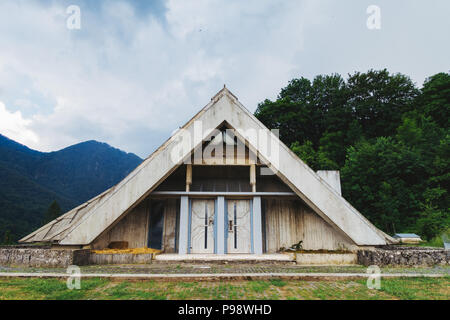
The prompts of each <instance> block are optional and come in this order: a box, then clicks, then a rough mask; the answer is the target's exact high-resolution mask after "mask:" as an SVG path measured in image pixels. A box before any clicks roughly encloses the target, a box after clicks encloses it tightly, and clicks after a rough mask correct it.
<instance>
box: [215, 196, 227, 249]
mask: <svg viewBox="0 0 450 320" xmlns="http://www.w3.org/2000/svg"><path fill="white" fill-rule="evenodd" d="M216 212H217V219H216V221H217V228H216V230H217V234H216V241H217V254H224V253H225V198H224V197H221V196H220V197H217V210H216Z"/></svg>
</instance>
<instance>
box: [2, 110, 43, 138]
mask: <svg viewBox="0 0 450 320" xmlns="http://www.w3.org/2000/svg"><path fill="white" fill-rule="evenodd" d="M30 124H31V120H30V119H24V118H23V117H22V114H21V112H20V111H16V112H9V111H8V110H7V109H6V106H5V104H4V103H3V102H1V101H0V133H1V134H3V135H5V136H7V137H8V138H10V139H13V140H15V141H17V142H20V143H22V144H25V145H30V144H31V145H34V144H37V143H38V141H39V138H38V136H37V135H36V133H34V132H33V131H32V130H31V129H30V128H29V126H30Z"/></svg>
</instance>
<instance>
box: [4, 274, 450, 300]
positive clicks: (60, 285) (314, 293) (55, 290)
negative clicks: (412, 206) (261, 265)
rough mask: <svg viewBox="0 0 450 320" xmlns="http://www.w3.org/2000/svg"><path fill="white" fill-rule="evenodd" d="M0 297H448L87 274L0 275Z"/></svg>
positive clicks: (343, 286) (385, 289) (424, 287)
mask: <svg viewBox="0 0 450 320" xmlns="http://www.w3.org/2000/svg"><path fill="white" fill-rule="evenodd" d="M0 299H1V300H5V299H12V300H17V299H19V300H24V299H25V300H28V299H50V300H60V299H63V300H66V299H71V300H72V299H100V300H104V299H218V300H229V299H270V300H278V299H286V300H303V299H307V300H309V299H339V300H342V299H344V300H359V299H389V300H392V299H394V300H397V299H407V300H411V299H440V300H449V299H450V277H444V278H395V279H392V278H390V279H381V288H380V290H375V289H368V288H367V286H366V280H342V281H285V280H267V281H220V282H219V281H217V282H212V281H211V282H209V281H204V282H162V281H138V282H127V281H111V280H107V279H101V278H91V279H85V280H82V281H81V289H79V290H76V289H74V290H69V289H67V286H66V281H65V280H59V279H39V278H32V279H31V278H1V279H0Z"/></svg>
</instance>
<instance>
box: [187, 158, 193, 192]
mask: <svg viewBox="0 0 450 320" xmlns="http://www.w3.org/2000/svg"><path fill="white" fill-rule="evenodd" d="M191 184H192V164H187V165H186V192H189V190H190V188H191Z"/></svg>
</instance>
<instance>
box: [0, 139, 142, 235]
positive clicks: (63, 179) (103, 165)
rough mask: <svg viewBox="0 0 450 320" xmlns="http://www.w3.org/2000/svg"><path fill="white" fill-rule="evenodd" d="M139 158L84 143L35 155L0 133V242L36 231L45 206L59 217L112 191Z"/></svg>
mask: <svg viewBox="0 0 450 320" xmlns="http://www.w3.org/2000/svg"><path fill="white" fill-rule="evenodd" d="M142 161H143V159H141V158H140V157H138V156H137V155H135V154H133V153H127V152H125V151H122V150H120V149H117V148H114V147H112V146H110V145H109V144H107V143H105V142H99V141H96V140H88V141H84V142H80V143H76V144H74V145H71V146H68V147H65V148H63V149H60V150H57V151H51V152H41V151H37V150H34V149H31V148H29V147H27V146H26V145H23V144H21V143H18V142H16V141H14V140H12V139H10V138H8V137H6V136H4V135H2V134H0V243H1V242H2V241H3V239H4V234H5V232H6V231H7V230H8V231H9V232H11V234H12V235H13V239H14V240H17V239H18V238H20V237H22V236H24V235H26V234H27V233H29V232H31V231H33V230H34V229H35V228H37V227H39V226H40V225H41V223H42V219H43V216H44V213H45V211H46V210H47V208H48V206H49V205H50V203H51V202H52V201H54V200H56V201H57V202H58V203H59V204H60V206H61V208H62V210H63V212H65V211H68V210H70V209H71V208H73V207H75V206H77V205H79V204H81V203H83V202H85V201H87V200H89V199H91V198H93V197H95V196H96V195H98V194H100V193H102V192H103V191H105V190H106V189H108V188H110V187H112V186H114V185H115V184H117V183H118V182H119V181H121V180H122V179H123V178H124V177H125V176H126V175H128V174H129V173H130V172H131V171H132V170H134V168H136V167H137V166H138V165H139V164H140V163H141V162H142Z"/></svg>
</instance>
